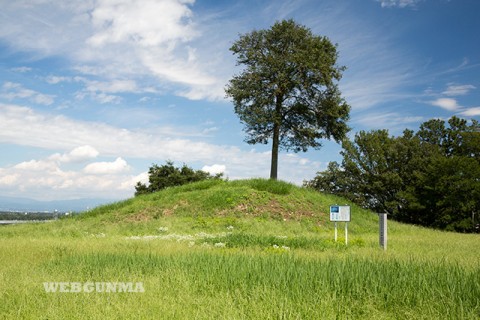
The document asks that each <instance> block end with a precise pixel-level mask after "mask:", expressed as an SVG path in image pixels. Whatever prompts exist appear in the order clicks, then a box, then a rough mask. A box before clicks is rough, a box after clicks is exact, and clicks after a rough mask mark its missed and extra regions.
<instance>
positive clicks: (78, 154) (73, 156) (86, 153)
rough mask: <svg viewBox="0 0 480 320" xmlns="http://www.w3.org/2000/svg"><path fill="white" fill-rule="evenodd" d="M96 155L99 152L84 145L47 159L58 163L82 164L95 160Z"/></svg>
mask: <svg viewBox="0 0 480 320" xmlns="http://www.w3.org/2000/svg"><path fill="white" fill-rule="evenodd" d="M98 155H99V152H98V151H97V150H96V149H95V148H94V147H92V146H89V145H85V146H80V147H77V148H75V149H73V150H72V151H70V152H69V153H64V154H59V153H56V154H54V155H52V156H50V158H49V159H51V160H54V161H60V162H84V161H87V160H90V159H93V158H96V157H97V156H98Z"/></svg>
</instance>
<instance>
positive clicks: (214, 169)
mask: <svg viewBox="0 0 480 320" xmlns="http://www.w3.org/2000/svg"><path fill="white" fill-rule="evenodd" d="M226 170H227V167H226V166H225V165H223V164H214V165H211V166H203V168H202V171H205V172H208V173H210V174H214V175H215V174H218V173H224V172H225V171H226Z"/></svg>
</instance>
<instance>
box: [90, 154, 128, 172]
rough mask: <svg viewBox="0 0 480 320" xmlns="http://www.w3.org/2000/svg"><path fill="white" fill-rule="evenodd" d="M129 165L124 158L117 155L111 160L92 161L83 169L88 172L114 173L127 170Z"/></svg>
mask: <svg viewBox="0 0 480 320" xmlns="http://www.w3.org/2000/svg"><path fill="white" fill-rule="evenodd" d="M129 169H130V167H129V165H128V164H127V162H126V161H125V160H123V159H122V158H120V157H118V158H117V159H116V160H115V161H113V162H94V163H90V164H89V165H87V166H86V167H85V168H84V169H83V171H84V172H85V173H89V174H115V173H119V172H124V171H128V170H129Z"/></svg>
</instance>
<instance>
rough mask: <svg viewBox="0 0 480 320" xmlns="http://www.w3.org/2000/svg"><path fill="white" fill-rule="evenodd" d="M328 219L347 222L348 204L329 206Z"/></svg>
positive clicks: (348, 218)
mask: <svg viewBox="0 0 480 320" xmlns="http://www.w3.org/2000/svg"><path fill="white" fill-rule="evenodd" d="M330 221H334V222H349V221H350V206H337V205H335V206H330Z"/></svg>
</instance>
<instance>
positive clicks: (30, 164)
mask: <svg viewBox="0 0 480 320" xmlns="http://www.w3.org/2000/svg"><path fill="white" fill-rule="evenodd" d="M14 168H15V169H20V170H28V171H49V172H52V171H56V170H57V169H58V167H57V165H56V164H55V163H54V162H51V161H45V160H38V161H37V160H30V161H24V162H21V163H19V164H17V165H15V166H14Z"/></svg>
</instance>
